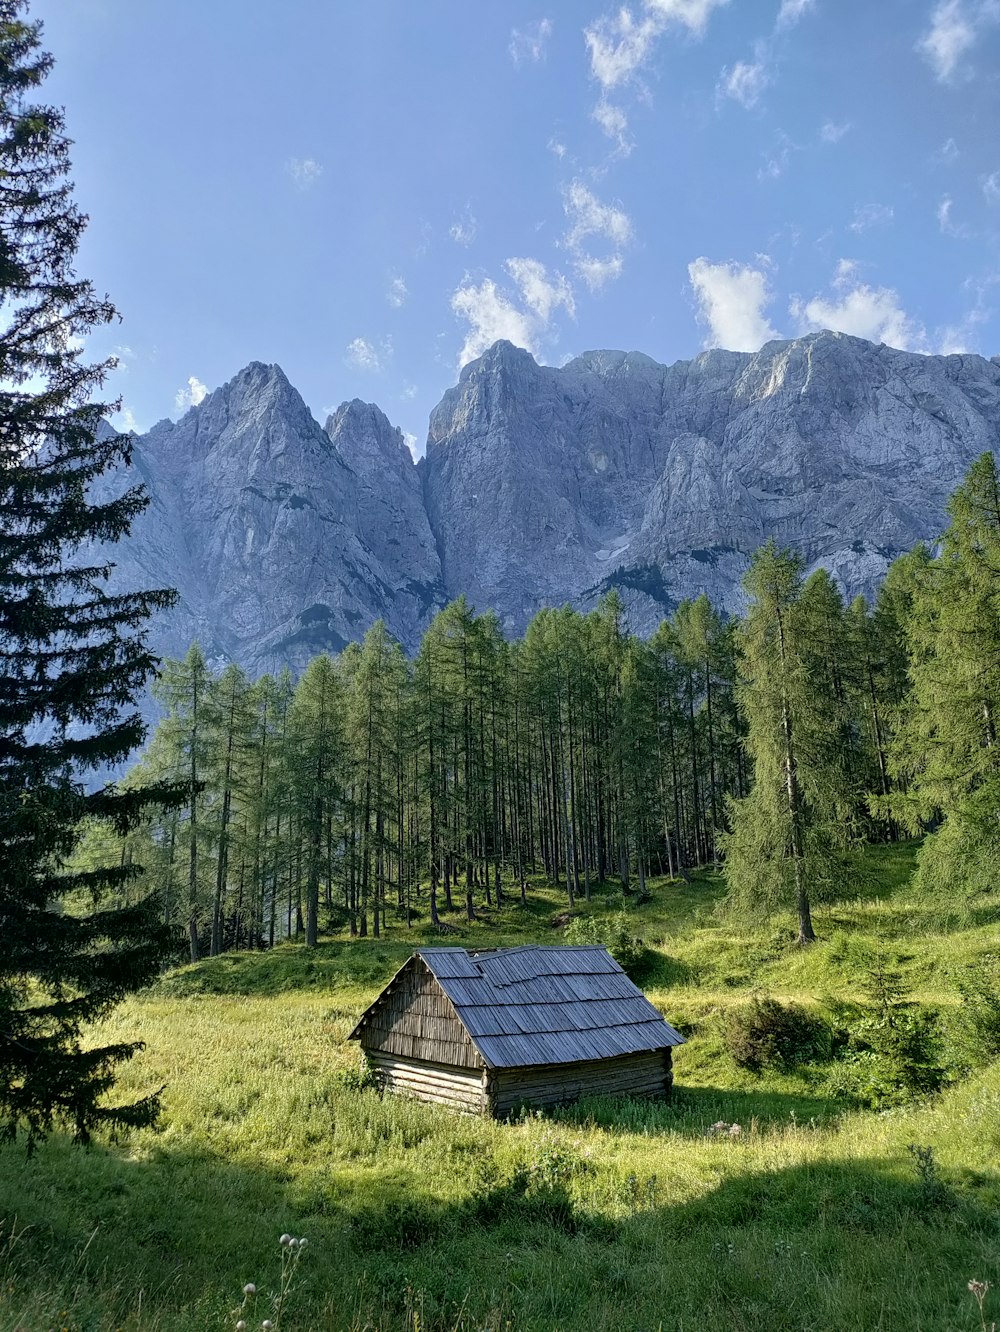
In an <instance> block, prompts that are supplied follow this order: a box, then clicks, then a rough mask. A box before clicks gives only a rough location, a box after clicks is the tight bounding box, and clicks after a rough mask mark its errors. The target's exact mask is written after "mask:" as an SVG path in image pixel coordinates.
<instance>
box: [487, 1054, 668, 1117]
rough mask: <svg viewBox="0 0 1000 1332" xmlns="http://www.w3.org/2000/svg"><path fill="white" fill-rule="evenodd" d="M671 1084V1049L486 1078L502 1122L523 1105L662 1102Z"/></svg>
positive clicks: (496, 1072)
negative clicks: (614, 1099) (598, 1099)
mask: <svg viewBox="0 0 1000 1332" xmlns="http://www.w3.org/2000/svg"><path fill="white" fill-rule="evenodd" d="M672 1083H673V1071H672V1066H671V1059H670V1051H669V1050H653V1051H648V1052H644V1053H642V1054H635V1055H626V1056H624V1057H623V1058H621V1059H599V1060H594V1061H593V1062H589V1063H579V1064H544V1065H540V1066H536V1067H532V1068H507V1069H498V1070H491V1071H490V1072H489V1073H488V1074H487V1092H488V1099H489V1106H490V1111H491V1112H492V1113H493V1114H494V1115H497V1116H500V1117H503V1116H505V1115H509V1114H511V1112H512V1111H514V1110H516V1109H517V1108H518V1107H519V1106H521V1105H528V1106H536V1105H537V1106H542V1105H565V1104H568V1103H569V1102H572V1101H579V1100H580V1099H581V1098H582V1097H584V1096H635V1097H640V1098H642V1099H650V1100H663V1099H665V1098H666V1097H667V1096H669V1094H670V1088H671V1085H672Z"/></svg>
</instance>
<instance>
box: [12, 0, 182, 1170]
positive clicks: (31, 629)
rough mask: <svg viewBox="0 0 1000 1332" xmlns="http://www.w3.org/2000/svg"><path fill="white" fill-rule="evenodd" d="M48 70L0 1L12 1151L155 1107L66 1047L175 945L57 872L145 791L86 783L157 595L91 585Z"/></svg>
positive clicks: (146, 668) (113, 1054) (109, 734)
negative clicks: (88, 824)
mask: <svg viewBox="0 0 1000 1332" xmlns="http://www.w3.org/2000/svg"><path fill="white" fill-rule="evenodd" d="M51 65H52V60H51V57H50V56H48V55H47V54H45V53H43V52H42V50H41V47H40V27H39V25H38V24H37V23H29V22H27V21H26V19H25V5H24V3H23V2H22V0H0V181H2V188H0V300H2V304H3V312H2V319H0V329H2V332H0V940H2V949H0V1135H2V1136H4V1137H6V1138H8V1139H9V1138H13V1137H14V1136H15V1135H16V1134H17V1133H18V1131H19V1129H21V1128H25V1129H26V1130H27V1135H28V1141H29V1144H31V1143H33V1142H34V1141H35V1140H36V1139H37V1138H38V1137H39V1136H40V1135H43V1134H44V1133H46V1132H47V1131H48V1130H50V1129H51V1128H52V1126H53V1124H54V1123H56V1122H57V1121H58V1122H65V1123H67V1124H68V1125H69V1127H70V1128H71V1129H72V1131H73V1133H74V1134H75V1136H76V1137H77V1138H78V1139H79V1140H82V1141H85V1140H86V1139H87V1138H88V1137H89V1136H90V1134H91V1133H92V1132H93V1130H95V1129H96V1128H98V1127H99V1126H102V1125H104V1126H111V1127H115V1126H126V1125H132V1124H141V1123H146V1122H149V1121H150V1120H151V1119H152V1118H153V1116H154V1114H155V1112H156V1108H157V1107H156V1098H155V1096H149V1097H146V1098H145V1099H143V1100H140V1101H138V1102H136V1103H134V1104H132V1105H118V1106H109V1105H107V1104H105V1100H104V1098H105V1094H106V1093H107V1092H108V1090H109V1089H110V1088H111V1087H112V1085H113V1083H114V1076H115V1070H116V1068H117V1066H118V1065H119V1064H121V1062H122V1061H123V1060H126V1059H128V1058H129V1057H130V1056H131V1055H133V1054H134V1053H135V1051H136V1050H137V1049H138V1048H140V1046H139V1044H138V1043H136V1042H125V1043H115V1044H112V1045H104V1046H97V1047H93V1048H87V1049H84V1048H83V1045H82V1042H81V1035H82V1031H83V1028H84V1027H85V1025H86V1024H88V1023H90V1022H92V1021H93V1020H94V1019H96V1018H100V1017H101V1016H103V1015H104V1014H106V1013H107V1012H108V1011H109V1009H111V1008H112V1007H113V1005H115V1004H116V1003H117V1002H118V1001H119V1000H121V999H122V998H123V997H124V996H125V995H127V994H129V993H130V992H132V991H134V990H135V989H137V988H139V987H140V986H141V985H143V984H145V983H147V982H148V981H149V980H150V979H152V978H153V977H154V976H155V974H156V972H157V968H158V966H159V964H160V961H161V959H162V958H163V957H164V955H165V952H166V951H167V949H168V948H170V947H171V946H172V942H173V940H172V936H171V934H170V932H169V931H165V930H164V929H163V927H162V926H161V925H160V923H159V921H158V919H157V912H156V907H155V905H153V904H150V903H146V902H139V903H137V904H134V905H132V906H122V907H119V908H117V909H115V908H113V907H105V906H104V905H103V904H102V899H103V897H104V895H105V894H106V893H107V892H108V891H109V890H111V889H120V888H121V886H122V885H123V883H124V882H125V881H126V880H127V879H129V878H132V877H134V876H135V875H136V873H137V869H136V867H135V866H133V865H129V864H127V863H126V864H121V863H118V864H115V865H113V866H108V867H104V866H98V867H97V868H92V869H89V870H78V871H75V872H67V871H65V865H66V861H67V859H68V857H69V856H70V854H71V853H72V851H73V848H74V846H75V844H76V842H77V839H78V837H79V831H78V830H79V827H80V824H81V820H83V819H84V818H97V819H109V820H111V821H112V823H113V824H114V825H115V827H116V828H117V829H118V830H119V831H125V830H127V829H128V828H129V827H130V826H132V825H134V823H135V822H136V820H137V819H138V818H139V817H140V815H141V813H142V811H143V809H144V807H145V806H146V805H147V804H148V802H149V800H150V798H151V794H150V793H142V792H136V791H124V790H123V791H118V790H116V789H115V788H114V787H113V786H104V787H101V788H100V789H98V790H96V791H92V792H89V793H88V791H87V790H86V787H85V781H86V778H87V775H88V774H94V773H98V772H100V771H101V770H103V769H106V768H107V767H108V766H113V765H117V764H120V763H121V762H122V761H123V760H124V759H125V758H126V757H127V756H128V755H129V753H130V752H131V751H132V750H133V749H134V748H135V747H136V746H137V745H138V744H139V743H140V742H141V740H142V738H143V731H144V728H143V724H142V721H141V718H140V717H139V715H138V713H137V712H136V710H135V706H134V704H135V698H136V694H137V692H138V691H139V690H141V689H142V688H143V686H144V684H145V682H146V680H147V678H148V677H149V675H150V673H151V671H152V670H153V667H154V665H155V659H154V658H153V657H152V656H151V654H150V653H149V651H148V649H147V647H146V642H145V627H146V624H147V622H148V619H149V616H150V615H151V614H152V613H153V612H155V611H157V610H160V609H162V608H164V607H166V606H167V605H169V604H170V603H171V600H172V597H171V594H169V593H166V592H145V593H135V594H127V593H125V594H122V593H119V594H114V595H113V594H112V593H111V592H109V590H108V587H107V579H108V576H109V574H110V572H111V569H112V567H113V565H112V563H111V560H110V558H109V556H108V555H107V554H106V553H104V552H103V550H102V547H104V546H105V545H107V544H110V543H114V542H115V541H117V540H118V539H120V538H121V537H122V536H123V535H124V534H125V533H127V532H128V530H129V525H130V523H131V522H132V520H133V519H134V518H135V516H136V515H137V514H138V513H139V512H141V510H142V509H143V508H144V507H145V504H146V498H145V496H144V494H143V492H142V490H141V489H140V488H133V489H131V490H128V491H127V492H126V493H125V494H123V495H122V494H119V495H117V496H116V497H115V496H113V497H111V498H107V499H104V500H99V499H98V498H96V497H95V483H97V482H98V481H99V479H100V478H102V477H103V476H104V475H105V474H107V473H109V472H112V471H113V470H114V469H116V468H118V467H121V466H123V465H125V464H127V463H128V461H129V458H130V452H131V440H130V438H129V437H127V436H121V435H115V434H114V433H113V432H112V431H110V430H109V429H108V427H107V426H106V425H105V424H104V421H103V418H104V416H105V414H106V413H107V411H108V410H109V406H108V405H107V404H104V403H101V402H100V401H97V400H96V399H95V395H96V394H97V393H98V392H99V390H100V388H101V386H102V384H103V383H104V380H105V377H106V375H107V372H108V371H109V370H110V369H111V367H112V364H113V363H112V362H110V361H104V362H99V363H97V364H89V363H87V362H86V361H85V360H84V357H83V352H82V349H81V348H82V340H83V339H84V338H85V337H86V336H87V335H88V334H90V333H91V332H92V331H93V330H94V329H96V328H100V327H101V326H102V325H105V324H107V323H109V322H110V321H111V320H112V319H113V318H114V317H115V311H114V308H113V307H112V305H111V304H110V303H109V301H108V300H107V299H102V298H100V297H98V296H97V294H96V293H95V291H94V289H93V287H92V285H91V284H90V283H89V282H87V281H85V280H82V279H80V278H79V277H77V275H76V272H75V270H74V259H75V253H76V249H77V245H78V242H79V239H80V235H81V233H82V231H83V228H84V226H85V224H86V218H85V217H84V216H83V215H82V214H81V213H80V212H79V210H78V209H77V208H76V206H75V205H74V203H73V198H72V185H71V182H70V180H69V165H70V164H69V156H68V150H69V141H68V139H67V138H66V131H65V126H64V120H63V116H62V113H61V112H60V111H58V110H56V109H54V108H52V107H50V106H47V105H45V104H44V103H43V102H39V101H35V100H33V99H34V97H35V95H36V91H37V89H38V88H39V87H40V85H41V84H42V83H43V81H44V79H45V77H46V75H47V74H48V73H49V70H50V68H51ZM158 794H159V795H161V796H162V795H163V794H164V793H163V792H159V793H158ZM68 898H71V899H72V901H73V909H72V910H69V909H65V910H64V909H62V906H61V904H62V903H63V902H64V901H65V900H67V899H68ZM81 898H82V899H84V904H83V905H80V901H81Z"/></svg>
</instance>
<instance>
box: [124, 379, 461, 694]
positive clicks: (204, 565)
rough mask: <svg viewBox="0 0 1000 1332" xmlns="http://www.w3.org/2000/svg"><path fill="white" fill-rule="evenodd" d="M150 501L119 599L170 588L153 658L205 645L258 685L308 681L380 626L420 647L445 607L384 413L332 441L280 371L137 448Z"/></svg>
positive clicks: (345, 410) (214, 401) (337, 419)
mask: <svg viewBox="0 0 1000 1332" xmlns="http://www.w3.org/2000/svg"><path fill="white" fill-rule="evenodd" d="M136 465H137V469H138V474H139V477H140V479H142V480H143V481H144V482H145V483H146V485H147V488H148V489H149V491H150V494H151V496H152V503H151V505H150V507H149V509H148V510H147V512H146V513H145V514H144V515H143V517H142V518H141V519H140V520H139V522H138V523H137V524H136V525H135V528H134V530H133V533H132V535H131V537H130V538H129V540H128V542H126V543H124V544H123V545H122V546H119V547H117V548H116V549H115V552H114V558H115V559H116V560H117V561H118V566H119V567H118V569H117V570H116V576H115V577H116V582H117V583H118V584H119V585H121V586H126V585H131V586H133V587H134V586H137V585H140V586H149V585H150V582H151V581H152V582H153V583H154V584H156V585H158V586H172V587H176V588H177V589H178V591H179V593H180V603H179V605H178V607H177V608H176V609H175V610H174V611H171V612H170V613H169V614H168V615H167V616H165V617H164V619H163V621H162V622H161V623H160V624H158V625H157V626H156V630H155V632H154V634H153V640H154V642H155V646H156V648H157V650H158V651H160V652H161V653H166V654H169V655H181V654H183V653H184V652H185V651H186V650H187V648H188V646H189V645H190V643H191V641H192V640H193V639H194V638H198V639H199V640H200V642H201V644H202V646H203V648H204V650H205V652H206V655H208V656H209V657H210V658H212V657H214V658H221V659H225V660H233V661H238V662H240V663H241V664H243V665H244V666H246V667H247V668H248V669H250V670H252V671H256V672H260V671H263V670H274V669H279V668H280V667H282V666H284V665H286V664H287V665H289V666H291V667H292V668H293V669H296V670H297V669H300V668H301V667H302V666H303V665H304V664H305V663H306V662H307V661H308V660H309V658H310V657H311V656H314V655H315V654H316V653H317V652H320V651H322V650H324V649H330V650H333V651H336V650H338V649H340V648H341V647H343V646H344V645H345V644H346V643H348V642H349V641H351V640H352V639H355V638H358V637H360V636H361V635H362V634H363V633H364V631H365V630H366V629H367V628H368V627H369V625H370V624H371V623H372V622H373V621H374V620H375V619H377V618H378V617H379V616H381V617H383V618H384V619H385V620H386V621H387V623H388V625H389V628H390V629H391V631H392V632H393V633H394V634H396V635H397V636H398V637H400V638H401V639H402V640H403V641H404V642H412V641H413V640H414V638H415V637H416V636H417V635H418V626H420V625H421V624H422V623H423V622H424V620H425V619H426V617H427V612H428V609H429V608H430V607H431V606H435V605H437V604H438V603H439V602H440V600H441V597H442V593H441V589H440V586H439V581H440V562H439V560H438V556H437V551H436V548H435V544H434V538H433V536H432V535H431V531H430V528H429V526H428V523H427V517H426V514H425V512H424V507H423V500H422V496H421V492H420V485H419V480H418V478H417V475H416V469H415V467H414V465H413V462H412V459H411V458H410V455H409V452H408V450H407V449H406V446H405V444H404V443H403V438H402V435H401V434H400V432H399V431H398V430H394V429H393V427H392V426H391V425H390V424H389V422H388V421H387V420H386V418H385V417H384V416H383V415H382V413H381V412H380V411H379V410H378V408H376V407H367V406H365V405H364V404H362V403H356V402H355V403H348V404H346V405H345V406H344V407H342V408H341V409H340V410H339V411H338V412H337V413H336V415H335V416H334V417H332V418H331V419H330V421H329V422H328V424H327V428H326V430H324V429H322V428H321V427H320V426H319V425H318V424H317V422H316V421H314V420H313V418H312V416H311V415H310V413H309V411H308V409H307V408H306V406H305V403H304V402H303V401H302V399H301V398H300V397H299V395H298V393H296V391H295V390H294V389H293V388H292V386H291V385H290V384H289V383H288V380H287V379H286V378H285V376H284V375H283V374H282V372H281V370H280V369H279V368H278V367H277V366H265V365H261V364H259V363H254V364H252V365H249V366H248V367H247V368H246V369H245V370H243V371H242V372H241V373H240V374H239V375H237V376H236V378H235V379H233V380H231V381H230V382H229V383H228V384H226V385H225V386H224V387H223V388H220V389H217V390H216V391H215V392H214V393H212V394H209V396H208V397H206V398H205V400H204V401H203V402H202V403H201V404H200V405H199V406H197V407H193V408H192V409H191V410H190V411H189V412H187V414H186V415H185V416H184V417H183V418H182V419H181V420H180V421H179V422H177V423H176V424H174V423H173V422H170V421H162V422H160V423H159V424H158V425H156V426H154V427H153V429H152V430H151V431H150V432H149V433H148V434H147V435H145V436H144V437H142V438H141V439H140V440H139V441H138V443H137V446H136Z"/></svg>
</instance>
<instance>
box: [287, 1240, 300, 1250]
mask: <svg viewBox="0 0 1000 1332" xmlns="http://www.w3.org/2000/svg"><path fill="white" fill-rule="evenodd" d="M288 1247H289V1248H290V1249H297V1248H298V1247H299V1242H298V1240H297V1239H290V1240H289V1241H288Z"/></svg>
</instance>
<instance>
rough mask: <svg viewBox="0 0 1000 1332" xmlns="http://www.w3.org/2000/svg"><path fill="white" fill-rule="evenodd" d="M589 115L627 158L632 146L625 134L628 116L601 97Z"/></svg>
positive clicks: (618, 107)
mask: <svg viewBox="0 0 1000 1332" xmlns="http://www.w3.org/2000/svg"><path fill="white" fill-rule="evenodd" d="M591 114H592V116H593V119H594V120H596V121H597V123H598V125H600V127H601V129H602V130H603V131H604V133H605V134H606V135H607V136H608V138H609V139H614V140H615V141H616V143H617V144H618V151H619V152H620V153H621V154H622V156H623V157H627V156H628V154H629V153H630V152H631V151H632V148H633V146H634V145H633V143H632V141H631V140H630V139H629V137H628V133H627V131H628V116H626V114H625V112H624V111H623V110H622V109H621V107H620V106H615V105H614V104H613V103H612V102H609V101H607V100H606V99H605V98H603V97H602V98H601V100H600V101H599V102H598V103H597V105H596V106H595V107H594V110H593V112H592V113H591Z"/></svg>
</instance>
